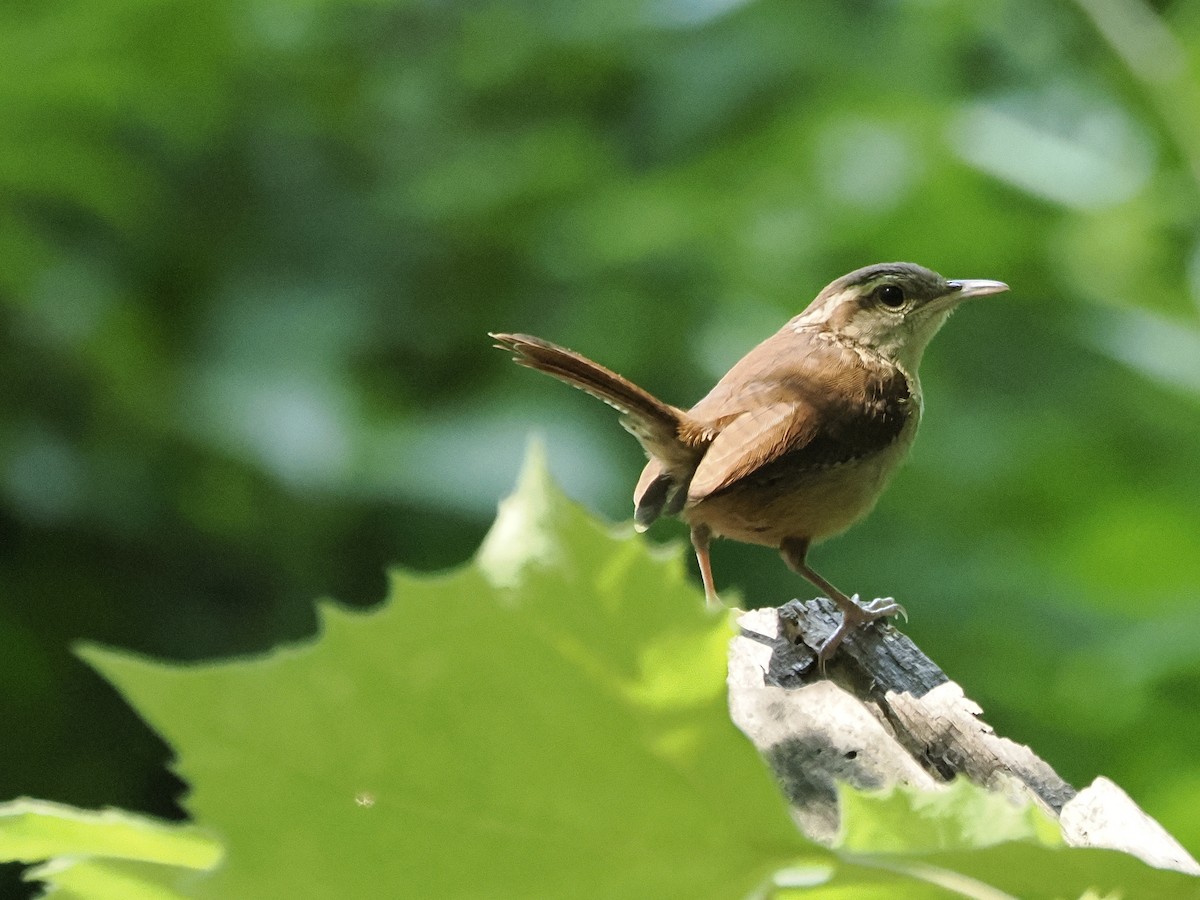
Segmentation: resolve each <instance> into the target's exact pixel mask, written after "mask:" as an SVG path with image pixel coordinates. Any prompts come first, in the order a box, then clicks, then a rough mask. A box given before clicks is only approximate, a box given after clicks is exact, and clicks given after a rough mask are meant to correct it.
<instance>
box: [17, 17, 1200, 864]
mask: <svg viewBox="0 0 1200 900" xmlns="http://www.w3.org/2000/svg"><path fill="white" fill-rule="evenodd" d="M1198 55H1200V6H1198V5H1197V4H1194V3H1189V2H1186V0H1176V2H1154V3H1149V4H1147V3H1145V2H1142V0H1076V2H1061V3H1044V2H1042V0H999V2H994V3H987V4H980V3H974V2H970V0H857V2H845V0H806V2H804V3H797V2H795V0H596V2H570V0H550V2H546V0H539V2H532V0H474V2H429V0H356V2H351V0H288V2H285V0H238V2H234V0H86V2H84V0H52V2H44V0H39V2H33V0H28V2H24V0H9V2H6V3H4V4H3V5H0V59H2V60H3V61H4V62H3V66H2V69H0V122H2V123H3V124H2V126H0V317H2V319H3V327H2V329H0V378H2V385H3V387H2V389H0V679H2V682H0V683H2V684H3V688H2V689H0V728H2V729H3V730H2V733H3V736H4V740H3V744H2V746H3V749H4V755H3V764H2V765H0V797H3V798H8V797H12V796H16V795H21V794H28V795H33V796H38V797H44V798H48V799H55V800H63V801H67V802H71V803H75V804H80V805H85V806H94V805H101V804H114V805H120V806H124V807H128V808H131V809H137V810H145V811H149V812H152V813H157V814H160V815H165V816H179V815H181V812H180V809H179V806H178V800H179V797H180V793H181V790H182V785H181V784H180V783H179V782H178V781H177V780H176V779H174V778H173V776H171V775H170V774H168V771H167V768H166V764H167V761H168V750H167V748H166V747H165V746H164V745H163V744H162V743H161V742H160V741H158V740H157V739H156V738H155V737H154V735H153V734H151V733H150V732H149V731H148V730H147V729H146V728H145V727H144V726H143V725H142V724H141V723H140V722H139V721H138V720H137V718H136V716H135V715H134V714H133V713H132V712H131V711H129V710H128V708H127V707H126V706H125V705H124V703H123V702H122V701H121V699H120V698H119V697H118V696H117V695H116V694H115V693H114V692H113V691H112V690H111V689H110V688H108V687H107V686H106V685H105V684H104V683H102V682H101V681H100V680H99V678H98V677H97V676H95V675H94V674H92V673H91V672H90V671H89V670H88V669H87V668H86V667H85V666H84V665H83V664H82V663H80V662H79V661H78V660H77V659H76V658H75V657H74V656H73V655H72V651H71V648H72V646H73V645H74V644H75V643H76V642H78V641H80V640H89V641H97V642H103V643H106V644H110V645H114V646H117V647H122V648H128V649H131V650H134V651H137V652H141V653H146V654H152V655H154V656H156V657H165V658H169V659H176V660H195V659H201V658H210V657H214V656H228V655H232V654H243V653H247V652H257V651H264V650H267V649H269V648H271V647H274V646H277V645H279V644H280V643H283V642H288V641H294V640H296V639H299V638H302V637H304V636H306V635H309V634H311V633H312V631H313V628H314V622H315V619H314V614H313V604H314V601H315V600H316V599H318V598H320V597H324V596H332V597H336V598H337V599H339V600H341V601H343V602H345V603H347V604H352V605H357V606H366V605H370V604H373V603H377V602H379V600H380V599H381V598H382V596H383V593H384V584H385V571H386V569H387V567H389V566H391V565H393V564H398V565H402V566H405V567H408V568H411V569H418V570H435V569H440V568H444V567H447V566H453V565H456V564H459V563H461V562H462V561H463V560H465V559H466V558H468V557H469V556H470V554H471V553H472V552H473V550H474V548H475V547H476V545H477V544H478V542H479V540H480V538H481V537H482V535H483V533H484V531H485V530H486V528H487V525H488V523H489V521H490V519H491V517H492V515H493V513H494V509H495V504H496V501H497V499H498V498H499V497H500V496H501V495H502V494H504V493H505V492H506V491H507V490H508V489H509V487H510V486H511V484H512V483H513V480H514V478H515V476H516V472H517V469H518V464H519V460H520V458H521V456H522V453H523V448H524V446H525V443H526V441H527V438H528V436H529V435H530V434H531V433H534V432H536V433H539V434H540V435H541V436H542V439H543V441H544V443H545V445H546V447H547V449H548V453H549V456H550V459H551V464H552V468H553V470H554V472H555V474H556V476H557V477H558V478H559V480H560V481H561V482H563V484H564V485H565V486H566V488H567V489H568V491H569V492H570V493H571V494H572V495H573V496H575V497H577V498H578V499H579V500H581V501H582V502H584V503H586V504H587V505H588V506H590V507H591V508H593V509H595V510H597V511H598V512H599V513H600V514H602V515H604V516H605V517H607V518H609V519H612V520H614V521H623V520H626V519H628V517H629V515H630V512H631V510H630V504H629V492H630V489H631V486H632V484H633V482H634V480H635V478H636V475H637V472H638V470H639V466H640V461H641V458H640V450H639V448H638V447H637V445H636V443H635V442H634V441H633V440H632V439H630V438H629V437H628V436H627V435H626V434H625V433H624V432H622V431H621V429H620V428H619V427H617V425H616V423H615V421H614V417H613V416H612V415H611V411H610V410H608V409H607V408H605V407H603V406H602V405H601V404H598V403H595V402H594V401H592V400H590V399H589V398H587V397H585V396H584V395H582V394H579V393H577V392H574V391H570V390H567V389H566V388H565V387H563V386H561V385H558V384H556V383H554V382H552V381H550V380H549V379H546V378H542V377H538V376H535V375H533V374H532V373H529V372H525V371H522V370H519V369H517V368H515V367H513V366H512V365H511V364H510V363H509V362H507V360H506V358H505V356H504V355H502V354H500V353H499V352H497V351H495V350H492V349H490V348H489V343H490V342H489V341H488V339H487V338H486V336H485V332H486V331H488V330H494V329H505V330H521V331H529V332H533V333H535V334H540V335H543V336H546V337H549V338H552V339H554V340H556V341H559V342H562V343H565V344H567V345H569V346H572V347H575V348H576V349H579V350H581V351H583V352H585V353H588V354H589V355H592V356H594V357H595V358H597V359H598V360H600V361H602V362H604V363H605V364H607V365H609V366H610V367H612V368H614V369H616V370H618V371H620V372H622V373H623V374H625V375H627V376H629V377H631V378H633V379H634V380H636V381H638V382H640V383H642V384H644V385H645V386H646V387H648V388H650V389H651V390H653V391H654V392H656V393H658V394H659V395H661V396H662V397H663V398H664V399H667V400H668V401H671V402H675V403H679V404H681V405H687V404H690V403H691V402H694V401H695V400H697V399H699V397H700V396H702V395H703V393H704V392H705V391H706V390H707V389H708V387H709V386H711V384H712V383H713V381H714V380H715V379H716V378H717V377H718V376H719V375H720V374H721V373H723V372H724V370H725V369H726V368H727V367H728V366H729V365H730V364H731V363H732V362H733V361H734V360H735V359H737V358H738V357H739V356H740V355H741V354H742V353H743V352H745V351H746V350H747V349H749V348H750V347H751V346H752V345H753V344H755V343H756V342H757V341H758V340H760V339H762V338H763V337H765V336H766V335H768V334H769V333H771V332H772V331H774V330H775V329H776V328H777V327H778V326H779V325H781V324H782V323H783V322H784V321H785V320H786V319H788V318H789V317H790V316H792V315H794V314H795V313H797V312H798V311H800V310H801V309H802V308H803V307H804V306H805V305H806V303H807V302H808V300H809V299H810V298H811V297H812V296H813V295H814V294H815V293H816V291H817V290H819V289H820V288H821V287H822V286H823V285H824V284H825V283H826V282H827V281H829V280H831V279H832V278H834V277H836V276H837V275H840V274H842V273H844V272H846V271H849V270H850V269H853V268H856V267H858V266H860V265H864V264H867V263H871V262H878V261H885V260H893V259H907V260H913V261H916V262H920V263H923V264H925V265H928V266H931V267H933V268H936V269H938V270H940V271H941V272H943V274H945V275H947V276H949V277H977V278H998V279H1003V280H1005V281H1008V282H1009V283H1010V284H1011V285H1012V292H1011V293H1009V294H1006V295H1003V296H1000V297H994V298H988V299H987V300H983V301H978V302H976V303H974V304H972V305H970V306H969V307H967V308H964V309H963V310H962V311H961V312H960V313H959V314H958V315H957V316H956V317H955V318H954V319H953V320H952V321H951V322H950V324H949V325H948V326H947V327H946V328H945V330H944V331H943V332H942V334H941V335H940V336H939V338H938V339H937V340H936V341H935V343H934V345H933V346H932V347H931V349H930V351H929V352H928V353H927V355H926V360H925V364H924V368H923V374H924V383H925V392H926V400H927V407H926V413H927V414H926V419H925V424H924V425H923V430H922V434H921V437H920V439H919V440H918V442H917V446H916V448H915V452H914V453H913V456H912V459H911V461H910V463H909V464H908V466H907V467H906V468H905V469H904V471H903V472H902V473H901V474H900V475H899V476H898V477H897V479H896V481H895V482H894V484H893V486H892V488H891V489H890V491H889V492H888V493H887V494H886V496H885V497H884V499H883V501H882V502H881V503H880V505H879V507H878V509H877V511H876V512H875V514H874V515H873V516H872V517H871V518H870V519H869V520H868V521H867V522H866V523H864V524H862V525H860V526H858V527H857V528H856V529H854V530H853V531H851V532H850V533H849V534H847V535H846V536H844V537H842V538H840V539H838V540H836V541H833V542H831V543H829V544H827V545H822V546H821V547H819V548H817V549H816V551H815V552H814V554H813V557H812V559H813V561H814V564H815V565H817V567H818V568H819V569H820V571H822V572H823V573H825V574H826V575H827V576H828V577H829V578H830V579H831V580H833V581H834V582H835V583H837V584H839V585H842V586H844V587H846V588H849V589H851V590H857V591H860V592H862V593H863V594H866V595H869V596H875V595H894V596H896V597H897V598H899V599H901V600H902V602H904V603H905V604H906V605H907V606H908V608H909V610H910V612H911V613H912V621H911V623H910V625H909V626H908V631H909V632H910V633H911V634H912V635H913V636H914V637H915V638H916V640H917V641H918V642H919V643H920V644H921V645H922V647H923V648H924V649H925V650H926V651H927V652H928V653H929V654H930V655H931V656H933V657H934V658H935V659H936V660H938V661H939V662H940V663H941V664H942V665H943V666H944V668H945V669H946V670H947V671H948V672H949V674H950V675H951V677H953V678H955V679H956V680H958V681H959V682H960V683H962V685H963V686H964V688H965V689H966V691H967V693H968V694H970V695H972V696H973V697H975V698H976V699H977V700H979V701H980V702H981V703H982V704H983V705H984V707H985V708H986V715H987V718H988V720H989V721H991V722H992V723H993V724H994V725H995V726H996V727H997V728H998V729H999V730H1001V731H1002V732H1003V733H1006V734H1008V735H1010V736H1011V737H1014V738H1016V739H1018V740H1022V741H1027V742H1029V743H1031V744H1032V745H1033V746H1034V748H1035V749H1036V750H1037V751H1039V752H1040V753H1041V754H1042V755H1043V756H1044V757H1046V758H1047V759H1048V760H1049V761H1050V762H1051V763H1052V764H1053V765H1054V766H1055V767H1057V768H1058V770H1059V771H1060V772H1061V773H1062V774H1063V775H1064V776H1066V777H1067V778H1068V779H1070V780H1072V781H1073V782H1075V783H1076V784H1079V785H1082V784H1085V783H1087V782H1088V781H1090V780H1091V779H1092V778H1093V777H1094V776H1096V775H1098V774H1105V775H1108V776H1110V777H1112V778H1114V779H1115V780H1117V781H1118V783H1120V784H1121V785H1122V786H1123V787H1125V788H1126V789H1127V790H1128V791H1129V792H1130V793H1131V794H1132V795H1133V796H1134V797H1135V799H1136V800H1137V801H1138V802H1139V803H1141V804H1142V805H1143V806H1144V807H1145V808H1146V809H1147V810H1148V811H1150V812H1151V813H1152V814H1153V815H1155V816H1156V817H1158V818H1159V819H1160V820H1161V821H1162V822H1163V823H1164V824H1165V825H1166V826H1167V827H1168V828H1169V829H1170V830H1171V831H1173V832H1174V833H1175V834H1176V835H1177V836H1178V837H1180V838H1181V839H1182V840H1183V841H1184V842H1185V844H1187V845H1188V846H1189V847H1190V849H1191V850H1192V851H1193V852H1194V853H1195V852H1198V851H1200V815H1198V814H1197V812H1196V810H1197V809H1200V753H1198V752H1197V747H1198V746H1200V474H1198V471H1197V462H1198V460H1200V92H1198V91H1197V79H1196V73H1197V71H1198V69H1197V66H1198V65H1200V59H1198ZM650 537H651V539H654V540H681V539H682V538H683V533H682V531H681V530H680V529H678V528H675V527H673V526H672V525H669V524H668V525H665V526H663V527H656V528H655V531H654V533H653V534H652V535H651V536H650ZM680 552H684V551H683V549H682V548H681V550H680ZM715 566H716V572H717V579H718V584H719V586H720V587H721V588H722V589H724V590H725V591H726V592H727V593H728V594H729V596H730V597H731V598H732V597H740V598H741V601H742V602H743V603H744V604H750V605H773V604H777V603H780V602H782V601H784V600H786V599H788V598H790V597H792V596H795V595H797V594H799V595H801V596H810V595H811V591H810V590H809V589H808V588H807V587H806V586H805V585H803V584H800V583H798V579H796V578H795V577H794V576H792V575H790V574H789V573H788V572H787V570H786V569H785V567H784V566H783V565H782V563H780V562H779V560H778V559H777V558H776V557H775V555H774V554H772V553H770V552H768V551H766V550H761V549H753V548H740V547H735V546H728V545H721V546H718V547H717V548H716V551H715ZM577 599H578V602H586V598H577ZM646 599H647V602H652V601H653V598H646ZM564 602H573V601H572V598H564ZM514 727H519V725H518V723H516V722H514ZM280 752H281V753H285V752H287V751H286V748H280Z"/></svg>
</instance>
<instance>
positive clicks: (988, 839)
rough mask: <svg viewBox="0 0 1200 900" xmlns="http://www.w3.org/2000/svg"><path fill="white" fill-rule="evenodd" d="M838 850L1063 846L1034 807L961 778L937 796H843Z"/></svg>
mask: <svg viewBox="0 0 1200 900" xmlns="http://www.w3.org/2000/svg"><path fill="white" fill-rule="evenodd" d="M840 796H841V809H842V830H841V834H840V835H839V840H838V847H839V849H842V850H847V851H850V852H872V853H886V852H892V853H903V852H906V851H936V850H969V849H971V848H975V847H990V846H993V845H995V844H1000V843H1003V842H1005V841H1035V842H1037V843H1041V844H1046V845H1047V846H1059V845H1061V844H1062V838H1061V836H1060V833H1059V830H1058V823H1057V822H1055V821H1054V819H1052V818H1051V817H1050V816H1049V815H1048V814H1047V813H1045V812H1043V811H1042V810H1041V809H1039V808H1038V807H1037V806H1035V805H1034V804H1033V803H1030V802H1024V803H1018V802H1015V801H1014V800H1011V799H1009V798H1008V797H1006V796H1004V794H1002V793H998V792H995V791H989V790H985V789H984V788H981V787H979V786H978V785H975V784H972V783H971V782H970V781H968V780H966V779H965V778H958V779H956V780H955V781H953V782H952V783H951V784H950V785H948V786H947V787H946V789H945V790H939V791H916V790H908V789H903V788H897V789H895V790H891V791H888V792H886V793H884V794H879V793H878V792H869V791H857V790H854V789H853V788H850V787H843V788H842V790H841V795H840Z"/></svg>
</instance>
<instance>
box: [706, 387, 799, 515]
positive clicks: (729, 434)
mask: <svg viewBox="0 0 1200 900" xmlns="http://www.w3.org/2000/svg"><path fill="white" fill-rule="evenodd" d="M820 418H821V417H820V414H819V412H818V410H817V409H816V408H815V407H813V406H812V405H811V404H809V403H807V402H806V401H804V400H803V399H800V398H797V399H795V400H792V401H789V402H779V403H771V404H769V405H766V406H758V407H754V408H753V409H750V410H747V411H746V412H744V413H742V414H741V415H740V416H738V417H737V418H736V419H734V420H733V421H732V422H730V423H729V424H728V425H726V426H725V427H724V428H723V429H722V430H721V433H720V434H718V435H717V436H716V438H715V439H714V440H713V442H712V444H711V445H710V446H709V448H708V451H707V452H706V453H705V454H704V458H703V459H701V460H700V465H699V466H697V467H696V474H695V475H694V476H692V482H691V484H690V485H689V487H688V503H695V502H697V501H699V500H703V499H704V498H705V497H707V496H709V495H710V494H715V493H716V492H717V491H721V490H724V489H725V488H727V487H729V486H730V485H731V484H733V483H734V482H736V481H740V480H741V479H743V478H745V477H746V476H747V475H749V474H750V473H751V472H754V471H756V470H757V469H760V468H762V467H763V466H764V465H766V464H767V463H770V462H773V461H775V460H777V459H779V458H780V457H782V456H784V455H785V454H787V453H789V452H792V451H794V450H797V449H800V448H803V447H804V446H805V445H806V444H808V443H810V442H811V440H812V438H813V437H814V436H815V435H816V434H817V432H818V431H819V430H820Z"/></svg>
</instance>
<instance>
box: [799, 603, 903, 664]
mask: <svg viewBox="0 0 1200 900" xmlns="http://www.w3.org/2000/svg"><path fill="white" fill-rule="evenodd" d="M846 600H847V601H848V602H847V603H845V604H842V603H839V604H838V605H839V606H840V607H841V608H842V621H841V624H840V625H838V627H837V629H836V630H835V631H834V632H833V634H831V635H830V636H829V637H828V638H826V639H825V643H823V644H822V645H821V647H820V649H818V650H817V666H818V668H819V669H820V670H821V673H822V674H824V673H825V662H826V660H828V659H829V658H830V657H831V656H833V654H834V652H835V651H836V650H837V648H838V647H839V646H840V645H841V643H842V641H843V640H845V638H846V635H848V634H850V632H852V631H854V630H855V629H856V628H860V627H861V626H863V625H866V624H868V623H870V622H874V621H875V620H876V619H882V618H886V617H887V616H903V617H904V621H905V622H907V621H908V611H907V610H906V609H905V608H904V607H903V606H901V605H900V604H899V603H897V602H896V601H895V599H894V598H892V597H877V598H875V599H874V600H872V601H871V602H870V603H863V602H861V601H860V600H859V597H858V594H855V595H853V596H852V597H847V598H846Z"/></svg>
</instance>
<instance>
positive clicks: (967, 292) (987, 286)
mask: <svg viewBox="0 0 1200 900" xmlns="http://www.w3.org/2000/svg"><path fill="white" fill-rule="evenodd" d="M1007 290H1008V285H1007V284H1005V283H1004V282H1003V281H988V280H986V279H984V278H959V279H957V280H955V281H951V282H950V290H949V291H948V292H946V293H945V294H942V296H940V297H936V298H934V299H933V300H931V301H930V302H929V303H927V304H925V307H924V312H925V313H927V314H930V315H932V314H933V313H938V312H942V311H944V310H949V309H954V308H955V307H957V306H958V304H960V303H962V302H963V301H964V300H967V299H969V298H971V297H983V296H985V295H987V294H999V293H1000V292H1001V291H1007Z"/></svg>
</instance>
